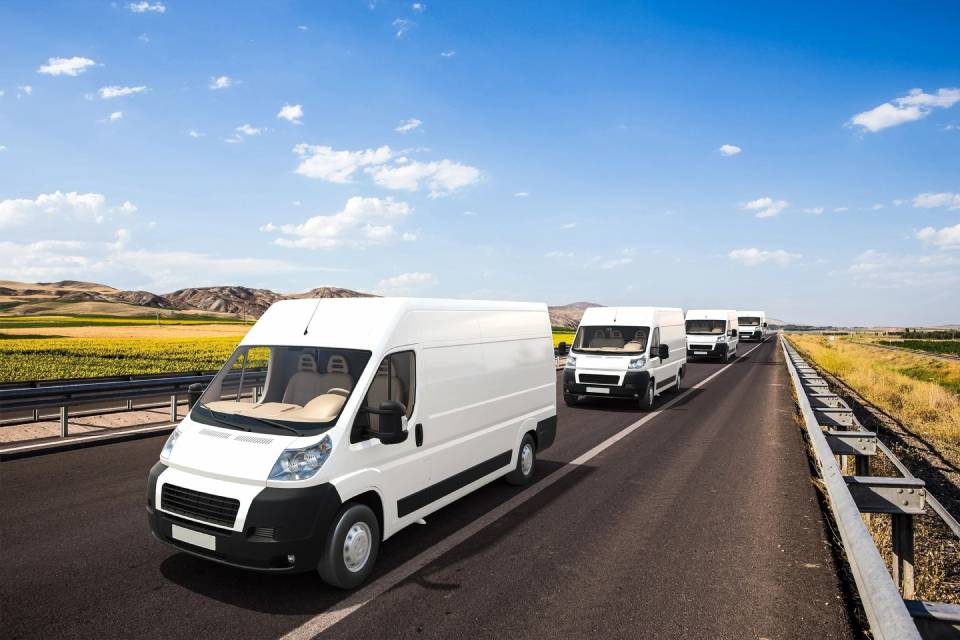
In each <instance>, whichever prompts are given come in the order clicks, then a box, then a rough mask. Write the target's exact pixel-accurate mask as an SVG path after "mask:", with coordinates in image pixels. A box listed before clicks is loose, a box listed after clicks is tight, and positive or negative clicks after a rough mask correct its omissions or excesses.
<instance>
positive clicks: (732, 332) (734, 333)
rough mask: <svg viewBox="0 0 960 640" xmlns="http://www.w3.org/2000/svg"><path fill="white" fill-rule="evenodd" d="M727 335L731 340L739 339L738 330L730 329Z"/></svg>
mask: <svg viewBox="0 0 960 640" xmlns="http://www.w3.org/2000/svg"><path fill="white" fill-rule="evenodd" d="M727 335H728V336H730V337H731V338H736V337H737V330H736V329H730V331H727Z"/></svg>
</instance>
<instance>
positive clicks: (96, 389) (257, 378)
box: [0, 368, 266, 438]
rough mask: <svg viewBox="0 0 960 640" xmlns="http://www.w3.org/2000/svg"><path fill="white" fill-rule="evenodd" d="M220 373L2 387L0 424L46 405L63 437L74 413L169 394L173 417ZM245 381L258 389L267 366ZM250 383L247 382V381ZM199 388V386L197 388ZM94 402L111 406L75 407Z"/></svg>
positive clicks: (229, 384) (228, 384)
mask: <svg viewBox="0 0 960 640" xmlns="http://www.w3.org/2000/svg"><path fill="white" fill-rule="evenodd" d="M215 375H216V374H214V373H210V374H200V375H195V374H188V375H171V376H166V377H144V378H135V379H131V380H108V381H96V382H76V383H69V384H59V385H50V386H29V387H20V388H13V389H11V388H0V428H2V427H3V426H5V425H14V424H25V423H31V422H37V421H40V420H41V419H43V416H42V415H41V413H42V411H43V410H44V409H57V410H58V413H59V420H60V437H62V438H65V437H67V436H68V435H69V430H70V422H69V419H70V416H71V415H75V416H76V415H101V414H107V413H117V412H122V411H135V410H142V409H146V408H155V407H162V406H166V405H167V403H166V402H164V403H162V404H156V403H154V404H150V405H147V406H135V401H136V400H138V399H149V398H158V397H161V396H169V398H170V400H169V406H170V421H171V422H175V421H176V420H177V419H178V415H177V414H178V405H179V403H180V398H181V397H183V396H187V395H188V393H189V392H190V387H191V386H192V385H197V384H199V385H201V386H202V387H203V388H205V387H206V386H207V385H208V384H209V383H210V381H211V380H213V378H214V376H215ZM243 375H244V382H245V383H247V382H249V383H251V386H253V387H254V389H255V391H254V393H256V390H258V389H259V388H261V387H262V386H263V383H264V381H265V378H266V369H263V368H259V369H249V370H247V371H246V372H245V373H244V374H243ZM240 376H241V374H240V372H236V373H230V374H228V375H227V377H226V379H225V380H224V389H225V390H227V389H236V388H237V387H238V386H239V383H240ZM244 386H246V384H245V385H244ZM195 389H196V388H195ZM115 402H124V403H125V404H124V406H119V407H117V406H109V405H111V403H115ZM91 404H107V405H108V406H107V407H103V408H99V409H93V410H88V411H85V412H76V413H73V414H71V409H73V408H75V407H78V406H83V405H91ZM24 410H26V411H32V415H29V416H27V417H23V418H14V419H11V420H3V416H4V413H5V412H10V411H24Z"/></svg>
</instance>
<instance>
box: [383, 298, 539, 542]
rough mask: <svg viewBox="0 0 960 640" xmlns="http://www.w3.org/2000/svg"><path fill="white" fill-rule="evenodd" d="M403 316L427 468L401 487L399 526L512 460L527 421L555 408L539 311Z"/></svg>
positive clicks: (496, 473)
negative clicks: (407, 491)
mask: <svg viewBox="0 0 960 640" xmlns="http://www.w3.org/2000/svg"><path fill="white" fill-rule="evenodd" d="M401 324H402V325H403V326H402V327H398V331H397V336H400V335H405V336H409V337H408V338H407V339H410V340H412V341H416V342H419V343H420V355H419V358H418V361H417V379H418V393H417V402H418V405H417V408H416V416H417V417H416V421H417V422H418V423H420V424H422V425H423V427H422V428H423V446H422V447H421V448H420V453H421V455H422V458H421V459H420V460H418V461H417V464H422V465H425V468H426V475H427V480H426V484H425V486H424V487H423V488H422V489H421V490H419V491H417V492H415V493H414V494H411V495H405V496H398V500H397V505H396V510H397V511H396V513H397V517H398V518H400V523H399V526H401V527H402V526H405V525H406V524H408V523H409V522H411V521H414V520H416V519H418V518H420V517H423V516H424V515H425V514H427V513H430V512H432V511H434V510H436V509H438V508H440V507H441V506H443V505H444V504H448V503H449V502H452V501H453V500H454V499H456V498H457V497H459V496H460V495H462V494H463V493H464V490H465V489H466V488H467V487H472V486H474V484H476V483H480V484H482V482H481V481H488V480H489V479H493V478H496V477H498V476H500V475H503V474H505V473H506V472H508V471H509V470H510V469H512V468H513V466H514V465H515V464H516V450H517V448H518V445H519V442H520V438H521V437H522V433H523V430H524V429H526V428H529V429H530V430H536V427H537V424H538V422H540V421H543V420H547V419H549V418H554V417H555V416H556V372H555V370H554V364H553V363H554V359H553V341H552V337H551V334H550V326H549V319H548V317H547V314H546V313H543V312H526V311H489V312H482V311H481V312H478V311H470V312H459V311H414V312H411V313H410V314H408V315H407V317H406V318H404V321H403V322H402V323H401ZM435 328H436V329H435ZM477 486H479V485H477Z"/></svg>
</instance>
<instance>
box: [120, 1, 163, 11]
mask: <svg viewBox="0 0 960 640" xmlns="http://www.w3.org/2000/svg"><path fill="white" fill-rule="evenodd" d="M127 9H129V10H130V11H133V12H134V13H166V12H167V7H166V5H165V4H163V3H162V2H152V3H151V2H147V0H143V1H142V2H131V3H130V4H128V5H127Z"/></svg>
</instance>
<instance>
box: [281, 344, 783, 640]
mask: <svg viewBox="0 0 960 640" xmlns="http://www.w3.org/2000/svg"><path fill="white" fill-rule="evenodd" d="M763 344H765V343H763V342H761V343H760V344H758V345H757V346H755V347H754V348H753V349H750V351H747V352H746V353H744V354H743V356H746V355H749V354H750V353H752V352H753V351H755V350H756V349H759V348H760V347H761V346H762V345H763ZM743 356H740V357H743ZM738 360H739V358H738ZM736 362H737V361H736V360H734V361H733V362H731V363H730V364H728V365H726V366H724V367H723V368H721V369H719V370H717V371H715V372H714V373H713V374H711V375H710V376H708V377H707V378H704V379H703V380H701V381H700V382H698V383H697V384H695V385H693V386H692V387H690V388H689V389H686V390H685V391H684V392H683V393H681V394H680V395H678V396H677V397H675V398H673V399H672V400H670V401H669V402H667V403H666V404H664V405H663V406H662V407H660V408H659V409H657V410H656V411H652V412H650V413H648V414H647V415H645V416H644V417H642V418H640V419H639V420H637V421H636V422H634V423H633V424H631V425H630V426H628V427H625V428H624V429H623V430H621V431H618V432H617V433H615V434H614V435H612V436H610V437H609V438H607V439H606V440H604V441H603V442H601V443H600V444H598V445H597V446H595V447H594V448H592V449H590V450H589V451H587V452H586V453H584V454H582V455H580V456H579V457H577V458H576V459H575V460H573V461H572V462H569V463H567V464H566V465H564V466H562V467H560V468H559V469H558V470H556V471H554V472H553V473H551V474H550V475H549V476H547V477H546V478H544V479H543V480H541V481H539V482H537V483H536V484H534V485H533V486H531V487H530V488H528V489H525V490H524V491H522V492H520V493H518V494H517V495H515V496H514V497H512V498H511V499H509V500H507V501H506V502H504V503H503V504H501V505H500V506H498V507H496V508H495V509H493V510H492V511H488V512H487V513H486V514H484V515H483V516H481V517H479V518H477V519H476V520H474V521H473V522H471V523H470V524H468V525H467V526H465V527H464V528H462V529H460V530H459V531H457V532H456V533H454V534H452V535H450V536H448V537H446V538H444V539H443V540H441V541H440V542H438V543H437V544H435V545H433V546H432V547H430V548H429V549H427V550H425V551H423V552H421V553H420V554H419V555H418V556H416V557H413V558H411V559H410V560H407V562H405V563H404V564H402V565H400V566H399V567H397V568H396V569H394V570H393V571H391V572H390V573H388V574H386V575H384V576H381V577H380V578H378V579H377V580H375V581H374V582H371V583H370V584H368V585H367V586H366V587H364V588H363V589H361V590H360V591H357V592H356V593H354V594H353V595H351V596H350V597H348V598H347V599H346V600H344V601H343V602H341V603H340V605H339V606H338V607H337V608H336V609H332V610H330V611H324V612H323V613H320V614H317V615H316V616H314V617H313V618H311V619H310V620H307V621H306V622H305V623H303V624H302V625H300V626H299V627H297V628H296V629H293V630H292V631H290V632H289V633H287V634H286V635H284V636H283V637H282V638H281V640H306V639H307V638H313V637H315V636H317V635H319V634H321V633H323V632H324V631H326V630H327V629H329V628H330V627H332V626H333V625H335V624H337V623H338V622H340V621H341V620H343V619H344V618H346V617H347V616H349V615H350V614H351V613H353V612H355V611H356V610H357V609H360V608H361V607H362V606H364V605H365V604H368V603H369V602H371V601H372V600H373V599H375V598H377V597H379V596H381V595H383V594H384V593H386V592H387V591H389V590H390V589H392V588H393V587H395V586H396V585H398V584H400V583H401V582H403V581H404V580H406V579H407V578H409V577H410V576H411V575H413V574H414V573H416V572H417V571H419V570H421V569H423V568H424V567H426V566H427V565H429V564H430V563H431V562H433V561H434V560H436V559H437V558H439V557H440V556H442V555H444V554H445V553H447V552H448V551H450V550H451V549H453V548H454V547H456V546H458V545H460V544H461V543H463V542H465V541H466V540H468V539H469V538H471V537H473V536H474V535H476V534H477V533H479V532H480V531H482V530H483V529H485V528H486V527H488V526H490V525H491V524H493V523H494V522H496V521H497V520H499V519H500V518H502V517H503V516H505V515H507V514H508V513H510V512H511V511H513V510H514V509H516V508H517V507H519V506H520V505H522V504H523V503H525V502H527V501H529V500H531V499H532V498H534V497H536V496H537V495H538V494H539V493H540V492H542V491H544V490H545V489H548V488H549V487H551V486H553V485H554V484H556V483H557V482H559V481H560V480H562V479H563V478H565V477H566V476H567V475H568V474H570V473H571V472H573V471H574V470H576V468H577V467H579V466H581V465H583V464H585V463H587V462H589V461H590V460H591V459H592V458H595V457H596V456H598V455H600V454H601V453H603V452H604V451H606V450H607V449H609V448H610V447H612V446H613V445H615V444H616V443H617V442H619V441H620V440H623V439H624V438H626V437H627V436H628V435H630V434H631V433H633V432H634V431H636V430H637V429H639V428H640V427H641V426H643V425H644V424H646V423H647V422H650V421H651V420H653V419H654V418H656V417H657V416H658V415H660V414H661V413H662V412H663V411H665V410H667V409H669V408H670V407H671V406H673V405H675V404H676V403H677V402H679V401H680V400H681V399H682V398H683V397H684V396H685V395H687V393H689V392H690V391H692V390H694V389H699V388H700V387H702V386H703V385H705V384H707V383H708V382H710V381H711V380H713V379H714V378H716V377H717V376H719V375H720V374H721V373H723V372H724V371H726V370H727V369H729V368H730V367H731V366H733V365H734V364H736Z"/></svg>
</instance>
